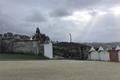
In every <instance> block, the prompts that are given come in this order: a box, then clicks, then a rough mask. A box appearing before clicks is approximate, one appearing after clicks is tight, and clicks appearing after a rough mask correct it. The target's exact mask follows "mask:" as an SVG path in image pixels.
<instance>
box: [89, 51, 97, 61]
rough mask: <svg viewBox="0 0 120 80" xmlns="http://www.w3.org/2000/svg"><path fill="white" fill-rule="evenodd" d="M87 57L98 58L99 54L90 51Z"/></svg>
mask: <svg viewBox="0 0 120 80" xmlns="http://www.w3.org/2000/svg"><path fill="white" fill-rule="evenodd" d="M89 57H90V59H91V60H99V54H98V52H97V51H93V52H91V53H90V56H89Z"/></svg>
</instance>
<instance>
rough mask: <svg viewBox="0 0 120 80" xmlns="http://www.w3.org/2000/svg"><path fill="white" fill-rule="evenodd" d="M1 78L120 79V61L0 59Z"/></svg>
mask: <svg viewBox="0 0 120 80" xmlns="http://www.w3.org/2000/svg"><path fill="white" fill-rule="evenodd" d="M0 80H120V63H113V62H97V61H93V62H92V61H77V60H76V61H75V60H39V61H0Z"/></svg>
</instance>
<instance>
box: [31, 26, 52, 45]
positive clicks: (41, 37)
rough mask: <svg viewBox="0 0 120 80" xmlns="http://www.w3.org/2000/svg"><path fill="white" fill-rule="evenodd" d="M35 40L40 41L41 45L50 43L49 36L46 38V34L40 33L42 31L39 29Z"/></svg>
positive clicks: (34, 37)
mask: <svg viewBox="0 0 120 80" xmlns="http://www.w3.org/2000/svg"><path fill="white" fill-rule="evenodd" d="M33 40H38V41H40V42H41V43H45V42H49V41H50V39H49V37H48V36H46V35H45V34H42V33H40V29H39V28H38V27H37V28H36V33H35V35H34V36H33Z"/></svg>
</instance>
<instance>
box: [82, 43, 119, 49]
mask: <svg viewBox="0 0 120 80" xmlns="http://www.w3.org/2000/svg"><path fill="white" fill-rule="evenodd" d="M84 44H86V45H88V46H94V47H95V48H99V47H100V46H102V47H103V48H105V49H111V48H116V46H120V42H112V43H97V42H93V43H84Z"/></svg>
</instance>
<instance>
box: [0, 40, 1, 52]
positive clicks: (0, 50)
mask: <svg viewBox="0 0 120 80" xmlns="http://www.w3.org/2000/svg"><path fill="white" fill-rule="evenodd" d="M0 52H1V40H0Z"/></svg>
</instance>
